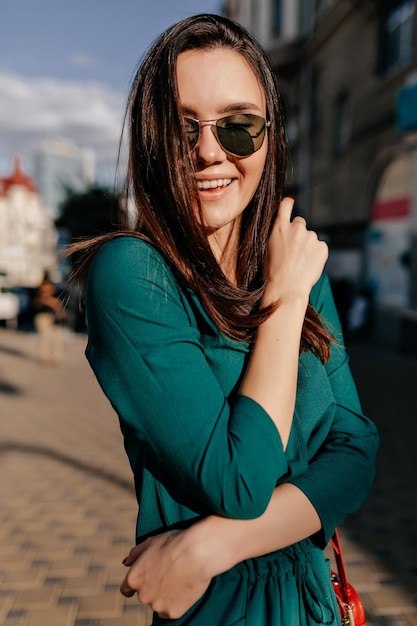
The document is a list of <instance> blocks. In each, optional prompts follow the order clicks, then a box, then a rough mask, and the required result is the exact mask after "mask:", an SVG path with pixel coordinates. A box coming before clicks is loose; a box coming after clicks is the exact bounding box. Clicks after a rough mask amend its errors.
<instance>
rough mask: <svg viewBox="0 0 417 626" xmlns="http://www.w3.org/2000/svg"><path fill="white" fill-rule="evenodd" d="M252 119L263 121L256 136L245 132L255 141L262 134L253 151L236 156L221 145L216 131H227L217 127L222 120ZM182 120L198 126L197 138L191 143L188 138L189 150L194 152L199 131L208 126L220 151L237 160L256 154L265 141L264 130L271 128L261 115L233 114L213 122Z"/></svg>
mask: <svg viewBox="0 0 417 626" xmlns="http://www.w3.org/2000/svg"><path fill="white" fill-rule="evenodd" d="M242 116H245V117H252V118H257V119H260V120H262V121H263V126H262V128H261V129H260V130H259V132H258V133H257V134H256V135H251V134H250V133H249V131H246V132H247V134H248V135H249V137H250V138H251V139H257V138H259V136H260V135H261V133H263V135H262V141H261V143H260V144H259V146H258V147H257V148H255V147H254V149H253V150H252V152H249V153H248V154H237V153H236V152H232V151H231V150H228V149H227V148H225V146H224V145H223V143H222V141H221V139H220V137H219V134H218V130H219V128H220V129H221V130H227V128H225V127H222V126H219V125H218V124H219V122H222V121H224V120H227V119H229V118H233V117H242ZM184 120H188V121H190V122H196V123H197V125H198V127H197V128H198V133H197V137H196V139H195V141H192V140H191V139H190V138H189V141H190V146H191V149H192V150H194V148H195V147H196V145H197V144H198V142H199V140H200V137H201V129H202V128H203V126H210V127H211V130H212V133H213V135H214V137H215V139H216V141H217V143H218V144H219V146H220V147H221V149H222V150H224V151H225V152H226V153H227V154H231V155H232V156H234V157H237V158H239V159H244V158H246V157H248V156H251V155H252V154H255V152H257V151H258V150H260V149H261V148H262V145H263V143H264V141H265V134H266V129H267V128H269V127H270V126H271V122H270V121H268V120H267V119H266V118H265V117H263V116H262V115H257V114H255V113H233V114H232V115H224V116H223V117H219V118H218V119H215V120H197V119H195V118H193V117H188V116H184ZM189 134H190V133H189V132H188V131H187V135H189Z"/></svg>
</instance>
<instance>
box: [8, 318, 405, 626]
mask: <svg viewBox="0 0 417 626" xmlns="http://www.w3.org/2000/svg"><path fill="white" fill-rule="evenodd" d="M84 345H85V337H83V336H77V335H73V334H70V333H66V334H65V360H64V362H63V364H62V365H61V366H60V367H56V368H47V367H40V366H38V364H37V362H36V347H37V337H36V335H34V334H25V333H16V332H15V331H11V330H3V329H0V415H1V422H0V624H5V625H6V624H7V625H15V626H147V625H148V624H149V623H150V617H149V612H148V611H147V610H146V609H144V608H143V607H141V606H140V605H138V603H137V602H136V601H135V599H134V598H133V599H125V598H123V597H122V596H121V595H120V593H119V591H118V586H119V584H120V581H121V579H122V577H123V572H124V568H123V566H122V564H121V560H122V558H123V557H124V556H125V555H126V554H127V552H128V550H129V548H130V547H131V544H132V541H133V535H134V519H135V509H136V503H135V499H134V495H133V491H132V481H131V474H130V468H129V466H128V463H127V460H126V458H125V455H124V452H123V446H122V440H121V435H120V433H119V429H118V424H117V420H116V419H115V416H114V414H113V412H112V410H111V408H110V406H109V405H108V403H107V401H106V399H105V398H104V396H103V394H102V393H101V391H100V389H99V388H98V385H97V383H96V381H95V379H94V377H93V375H92V373H91V371H90V370H89V367H88V365H87V363H86V361H85V359H84V356H83V350H84ZM368 356H369V355H368ZM369 358H370V359H371V358H372V354H371V355H370V356H369ZM371 500H372V497H371ZM378 505H379V500H378V497H376V500H375V498H374V500H372V501H371V505H370V508H369V509H368V513H367V517H366V519H367V525H366V524H365V527H366V528H367V533H368V534H366V532H365V533H364V535H363V536H361V535H360V533H358V525H359V526H360V527H361V528H362V526H363V524H362V521H363V518H362V519H361V517H358V518H357V519H353V521H352V522H351V523H350V524H348V525H347V526H346V529H344V530H343V531H342V539H343V543H344V549H345V560H346V562H347V566H348V571H349V577H350V579H351V581H352V582H353V583H354V584H355V585H356V587H357V588H358V590H359V591H360V592H361V594H362V595H363V597H364V599H365V601H366V608H367V612H368V626H394V625H395V626H417V610H416V596H415V594H414V593H413V590H412V589H410V586H409V585H405V584H403V583H402V582H401V583H399V580H398V577H397V574H396V571H397V570H395V569H387V563H383V561H381V559H380V558H379V557H380V556H381V555H378V552H377V551H376V553H375V554H374V553H372V554H370V553H369V552H368V551H367V550H366V549H364V543H365V545H366V544H367V537H369V536H370V535H371V534H372V524H374V521H373V520H374V517H373V516H374V515H375V514H376V513H375V511H374V508H375V506H378ZM414 511H415V507H414V509H412V511H411V512H410V513H409V518H410V520H412V519H413V515H414ZM414 519H415V518H414ZM369 520H370V521H369ZM410 526H411V524H410ZM413 532H414V535H413ZM413 536H414V538H415V525H414V529H413V530H411V534H409V535H407V537H408V539H407V541H409V542H410V541H411V540H412V538H413ZM410 537H411V539H410ZM410 545H411V544H410ZM414 563H415V564H417V559H416V560H415V561H414ZM388 564H389V562H388ZM416 572H417V569H416ZM414 591H415V590H414ZM213 626H214V625H213ZM248 626H249V625H248Z"/></svg>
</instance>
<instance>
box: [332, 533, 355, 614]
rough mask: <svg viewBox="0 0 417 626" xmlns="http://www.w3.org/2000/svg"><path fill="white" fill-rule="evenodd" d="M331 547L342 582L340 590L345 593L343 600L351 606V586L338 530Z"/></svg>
mask: <svg viewBox="0 0 417 626" xmlns="http://www.w3.org/2000/svg"><path fill="white" fill-rule="evenodd" d="M330 545H331V546H332V548H333V552H334V556H335V559H336V565H337V574H338V576H339V580H340V590H341V592H342V593H343V600H344V602H346V604H351V601H352V598H351V592H350V585H349V583H348V580H347V576H346V570H345V564H344V561H343V555H342V546H341V544H340V539H339V533H338V530H337V528H336V529H335V531H334V534H333V537H332V538H331V539H330Z"/></svg>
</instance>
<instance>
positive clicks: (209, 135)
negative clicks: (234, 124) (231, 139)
mask: <svg viewBox="0 0 417 626" xmlns="http://www.w3.org/2000/svg"><path fill="white" fill-rule="evenodd" d="M195 152H196V156H197V161H199V162H201V163H204V164H207V163H218V162H222V161H225V160H226V159H227V154H226V152H225V151H224V150H223V148H222V147H221V145H220V144H219V142H218V141H217V139H216V136H215V134H214V131H213V126H212V125H211V124H202V125H201V127H200V136H199V138H198V143H197V145H196V147H195Z"/></svg>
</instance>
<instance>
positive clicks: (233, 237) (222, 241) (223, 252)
mask: <svg viewBox="0 0 417 626" xmlns="http://www.w3.org/2000/svg"><path fill="white" fill-rule="evenodd" d="M239 233H240V224H238V223H237V220H236V221H235V222H234V224H233V226H232V227H231V229H230V231H229V232H228V233H227V235H226V236H224V235H225V233H224V232H223V233H222V234H221V236H219V235H220V233H218V232H214V233H211V234H210V235H209V237H208V240H209V244H210V247H211V250H212V252H213V254H214V256H215V257H216V260H217V262H218V264H219V265H220V267H221V269H222V271H223V274H224V275H225V276H226V277H227V279H228V280H229V281H230V282H231V283H232V284H233V285H236V284H237V276H236V271H237V257H238V248H239Z"/></svg>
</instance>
